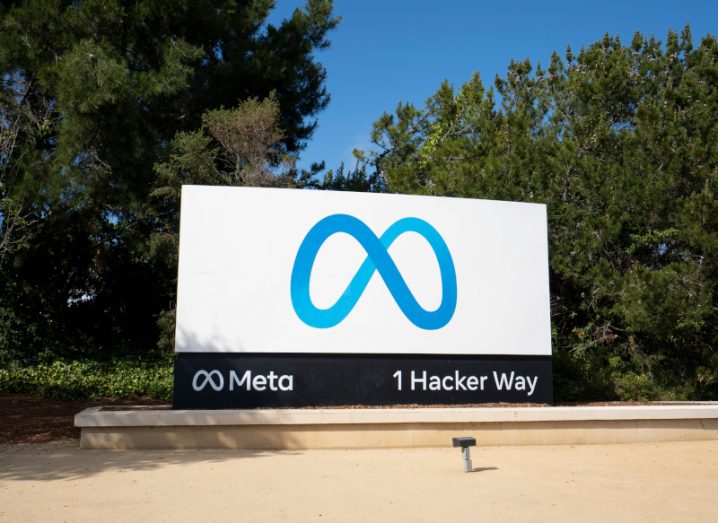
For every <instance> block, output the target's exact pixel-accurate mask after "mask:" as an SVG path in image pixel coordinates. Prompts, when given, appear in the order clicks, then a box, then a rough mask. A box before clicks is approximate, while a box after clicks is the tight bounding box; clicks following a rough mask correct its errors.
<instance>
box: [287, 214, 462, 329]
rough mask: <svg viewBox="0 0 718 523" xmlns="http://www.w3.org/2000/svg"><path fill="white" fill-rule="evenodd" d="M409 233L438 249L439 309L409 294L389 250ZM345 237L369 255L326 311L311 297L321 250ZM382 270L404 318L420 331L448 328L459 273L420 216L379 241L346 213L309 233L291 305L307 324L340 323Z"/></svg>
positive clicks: (399, 223) (293, 284)
mask: <svg viewBox="0 0 718 523" xmlns="http://www.w3.org/2000/svg"><path fill="white" fill-rule="evenodd" d="M405 232H415V233H417V234H419V235H421V236H422V237H423V238H424V239H425V240H426V241H427V242H428V243H429V246H430V247H431V248H432V250H433V251H434V255H435V256H436V260H437V261H438V262H439V272H440V275H441V285H442V297H441V304H440V305H439V307H438V308H437V309H436V310H434V311H428V310H426V309H424V308H423V307H422V306H421V305H419V302H418V301H417V300H416V298H415V297H414V295H413V294H412V292H411V291H410V290H409V287H408V286H407V284H406V282H405V281H404V278H403V277H402V276H401V273H400V272H399V269H398V268H397V266H396V264H395V263H394V260H392V258H391V256H389V252H388V249H389V247H390V246H391V244H392V243H393V242H394V240H396V239H397V238H398V237H399V236H401V235H402V234H404V233H405ZM337 233H346V234H348V235H350V236H352V237H353V238H354V239H355V240H356V241H357V242H359V244H360V245H361V246H362V247H363V248H364V250H365V251H366V253H367V257H366V259H365V260H364V262H363V263H362V265H361V267H359V270H358V271H357V273H356V274H355V275H354V277H353V278H352V280H351V281H350V282H349V285H348V286H347V288H346V290H345V291H344V293H343V294H342V295H341V296H340V297H339V299H338V300H337V302H336V303H335V304H334V305H332V306H331V307H329V308H327V309H320V308H318V307H315V306H314V304H313V303H312V300H311V297H310V295H309V280H310V276H311V273H312V267H313V265H314V262H315V260H316V257H317V254H318V253H319V249H320V248H321V246H322V245H323V244H324V242H325V241H326V240H327V239H328V238H330V237H331V236H332V235H334V234H337ZM374 271H377V272H378V273H379V275H380V276H381V277H382V279H383V280H384V283H385V284H386V287H387V289H388V290H389V292H390V293H391V295H392V296H393V298H394V301H396V303H397V305H398V306H399V308H400V309H401V311H402V312H403V313H404V315H405V316H406V317H407V318H408V319H409V321H411V322H412V323H413V324H414V325H416V326H417V327H419V328H421V329H426V330H436V329H440V328H442V327H444V326H445V325H446V324H447V323H449V321H450V320H451V318H452V317H453V315H454V311H455V310H456V270H455V269H454V261H453V260H452V258H451V253H450V252H449V248H448V247H447V245H446V242H444V239H443V238H442V237H441V235H440V234H439V232H438V231H437V230H436V229H434V227H432V226H431V225H430V224H429V223H427V222H425V221H424V220H421V219H419V218H411V217H410V218H402V219H401V220H398V221H396V222H394V223H393V224H392V225H391V226H390V227H389V228H388V229H387V230H386V231H385V232H384V234H382V235H381V237H377V236H376V235H375V234H374V233H373V232H372V231H371V229H370V228H369V227H367V225H366V224H365V223H364V222H362V221H361V220H359V219H357V218H355V217H354V216H350V215H347V214H332V215H331V216H327V217H326V218H324V219H322V220H320V221H319V222H318V223H317V224H316V225H315V226H314V227H312V228H311V230H310V231H309V232H308V233H307V235H306V236H305V238H304V240H303V241H302V244H301V245H300V246H299V250H298V251H297V256H296V258H295V260H294V268H293V269H292V278H291V297H292V305H293V307H294V311H295V312H296V313H297V316H298V317H299V318H300V319H301V320H302V321H303V322H304V323H306V324H307V325H309V326H311V327H315V328H318V329H326V328H329V327H334V326H335V325H337V324H339V323H340V322H341V321H342V320H344V318H346V317H347V315H348V314H349V313H350V312H351V311H352V309H353V308H354V306H355V305H356V303H357V302H358V301H359V298H360V297H361V295H362V293H363V292H364V290H365V289H366V286H367V285H368V284H369V280H370V279H371V277H372V276H373V274H374Z"/></svg>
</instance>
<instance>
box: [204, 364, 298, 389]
mask: <svg viewBox="0 0 718 523" xmlns="http://www.w3.org/2000/svg"><path fill="white" fill-rule="evenodd" d="M224 385H225V379H224V376H223V375H222V373H221V372H220V371H219V370H217V369H214V370H210V371H206V370H204V369H200V370H198V371H197V372H195V373H194V377H193V378H192V388H193V389H194V390H195V392H201V391H203V390H204V389H205V388H206V387H207V386H209V387H210V388H212V389H213V390H214V391H215V392H220V391H222V390H224ZM227 389H228V390H230V391H234V390H235V389H244V390H246V391H253V390H256V391H259V392H264V391H291V390H294V375H292V374H281V375H280V374H277V373H276V372H274V371H273V370H270V371H269V373H268V374H253V373H252V371H251V370H245V371H244V372H243V373H242V374H241V375H239V374H237V371H234V370H230V371H229V373H228V375H227Z"/></svg>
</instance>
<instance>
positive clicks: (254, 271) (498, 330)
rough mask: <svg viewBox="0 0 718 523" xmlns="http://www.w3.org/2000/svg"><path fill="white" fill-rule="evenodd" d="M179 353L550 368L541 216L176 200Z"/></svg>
mask: <svg viewBox="0 0 718 523" xmlns="http://www.w3.org/2000/svg"><path fill="white" fill-rule="evenodd" d="M177 294H178V298H177V332H176V351H177V352H183V353H187V352H190V353H191V352H205V353H207V352H211V353H218V352H235V353H236V352H239V353H243V352H245V353H246V352H258V353H345V354H346V353H387V354H464V355H465V354H476V355H535V356H550V354H551V328H550V314H549V284H548V252H547V229H546V207H545V206H544V205H538V204H526V203H514V202H498V201H488V200H470V199H461V198H438V197H425V196H404V195H389V194H362V193H349V192H327V191H309V190H292V189H260V188H240V187H204V186H184V187H183V188H182V210H181V224H180V258H179V280H178V290H177Z"/></svg>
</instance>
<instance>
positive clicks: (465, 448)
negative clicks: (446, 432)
mask: <svg viewBox="0 0 718 523" xmlns="http://www.w3.org/2000/svg"><path fill="white" fill-rule="evenodd" d="M451 444H452V445H453V446H454V447H461V454H462V455H463V456H464V472H471V471H472V470H473V468H472V466H471V452H470V451H469V447H475V446H476V438H471V437H467V436H465V437H461V438H451Z"/></svg>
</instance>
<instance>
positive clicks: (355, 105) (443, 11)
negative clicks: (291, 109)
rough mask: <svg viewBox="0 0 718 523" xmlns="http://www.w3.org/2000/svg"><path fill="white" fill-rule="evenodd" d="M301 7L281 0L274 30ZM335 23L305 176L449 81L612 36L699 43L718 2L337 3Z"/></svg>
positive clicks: (346, 157)
mask: <svg viewBox="0 0 718 523" xmlns="http://www.w3.org/2000/svg"><path fill="white" fill-rule="evenodd" d="M302 5H304V2H303V1H298V0H277V7H276V9H275V11H274V12H273V14H272V21H274V22H276V21H277V20H278V19H281V18H284V17H287V16H289V15H290V14H291V13H292V12H293V10H294V9H295V8H296V7H299V6H302ZM335 13H336V14H337V15H339V16H341V17H342V23H341V24H340V25H339V26H338V27H337V29H335V30H334V31H333V32H331V33H330V36H329V39H330V40H331V42H332V45H331V47H330V48H329V49H327V50H323V51H319V52H317V53H316V58H317V59H318V60H319V61H320V62H321V63H322V64H323V65H324V66H325V68H326V69H327V82H326V86H327V90H328V91H329V93H330V95H331V101H330V103H329V106H328V107H327V108H326V109H325V110H324V111H322V112H321V113H319V114H318V116H317V118H318V120H319V125H318V127H317V129H316V131H315V133H314V135H313V137H312V138H311V140H310V141H309V143H308V144H307V147H306V149H305V150H304V151H302V153H301V159H300V163H299V165H300V166H303V167H306V166H308V165H309V164H310V163H311V162H313V161H321V160H324V161H326V163H327V168H332V169H333V168H336V167H337V166H338V165H339V163H340V162H342V161H344V162H345V163H350V162H352V155H351V152H352V149H354V148H356V147H358V148H361V149H368V148H370V140H369V133H370V131H371V128H372V123H373V122H374V121H375V120H377V119H378V118H379V117H380V116H381V115H382V113H383V112H385V111H389V112H391V111H393V110H394V108H395V107H396V104H397V103H398V102H399V101H403V102H412V103H414V104H416V105H419V106H421V105H423V103H424V101H425V100H426V99H427V98H428V97H429V96H431V95H432V94H433V93H434V92H435V91H436V90H437V89H438V88H439V85H440V84H441V82H442V81H443V80H444V79H448V80H449V82H451V83H452V84H453V85H454V86H455V87H458V86H460V85H461V84H462V83H464V82H466V81H468V80H469V78H470V77H471V74H472V73H473V72H474V71H478V72H479V73H480V74H481V78H482V80H483V81H484V84H489V83H492V82H493V80H494V77H495V76H496V74H497V73H498V74H501V75H503V74H504V73H505V71H506V67H507V66H508V64H509V62H510V60H511V59H512V58H513V59H521V60H523V59H524V58H529V59H530V60H531V62H532V63H533V64H534V65H535V63H536V62H537V61H539V62H541V63H542V64H547V63H548V59H549V57H550V56H551V53H552V52H553V51H554V50H557V51H559V52H560V53H563V52H564V51H565V49H566V46H567V45H570V46H571V48H572V49H574V50H579V49H580V48H581V47H582V46H585V45H588V44H590V43H593V42H595V41H596V40H598V39H600V38H601V37H602V36H603V35H604V34H605V33H606V32H608V33H609V34H612V35H619V36H620V37H621V39H622V40H623V41H624V42H626V43H629V42H630V40H631V37H632V36H633V33H634V32H635V31H641V32H642V33H644V34H649V35H650V34H652V35H654V36H655V37H656V38H658V39H659V40H662V41H664V40H665V36H666V33H667V32H668V30H669V29H674V30H677V31H680V30H681V29H683V27H684V26H685V24H686V23H690V25H691V31H692V33H693V37H694V41H698V39H699V38H700V37H702V36H704V35H705V34H707V33H711V34H716V33H718V2H716V1H708V0H706V1H691V0H683V1H679V2H676V1H671V2H669V1H663V0H654V1H643V0H641V1H631V0H623V1H620V2H619V1H613V0H609V1H602V2H598V1H596V2H580V1H575V0H574V1H542V2H529V1H523V2H521V1H494V2H484V1H469V0H443V1H438V0H436V1H428V0H413V1H412V0H383V1H377V0H335ZM352 163H353V162H352Z"/></svg>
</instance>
